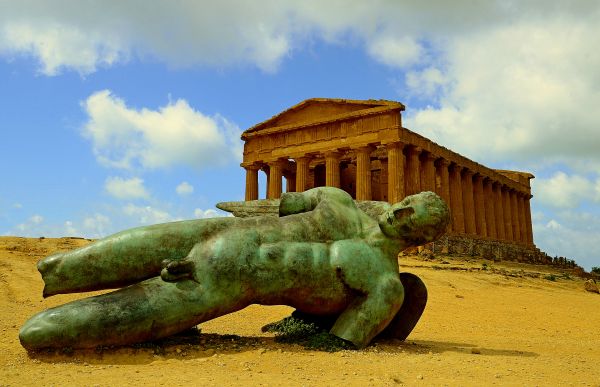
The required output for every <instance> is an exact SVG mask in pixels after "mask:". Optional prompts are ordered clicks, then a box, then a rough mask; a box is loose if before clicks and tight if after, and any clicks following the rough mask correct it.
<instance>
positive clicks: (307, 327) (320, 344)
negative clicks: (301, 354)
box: [264, 316, 353, 352]
mask: <svg viewBox="0 0 600 387" xmlns="http://www.w3.org/2000/svg"><path fill="white" fill-rule="evenodd" d="M264 331H266V332H272V333H275V341H276V342H278V343H289V344H300V345H302V346H304V347H305V348H307V349H314V350H319V351H327V352H336V351H340V350H343V349H352V348H353V345H352V344H351V343H349V342H347V341H345V340H343V339H340V338H339V337H337V336H335V335H332V334H331V333H329V332H327V331H326V330H324V329H322V328H320V327H319V326H318V325H316V324H314V323H312V322H308V321H305V320H302V319H299V318H296V317H293V316H290V317H286V318H284V319H283V320H281V321H278V322H275V323H272V324H269V325H267V326H265V328H264Z"/></svg>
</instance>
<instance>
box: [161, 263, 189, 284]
mask: <svg viewBox="0 0 600 387" xmlns="http://www.w3.org/2000/svg"><path fill="white" fill-rule="evenodd" d="M163 266H164V268H163V269H162V270H161V272H160V277H161V278H162V279H163V281H166V282H175V281H179V280H181V279H184V278H192V276H193V274H194V262H193V261H191V260H189V259H187V258H186V259H179V260H173V261H171V260H164V261H163Z"/></svg>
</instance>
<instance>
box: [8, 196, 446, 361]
mask: <svg viewBox="0 0 600 387" xmlns="http://www.w3.org/2000/svg"><path fill="white" fill-rule="evenodd" d="M370 203H371V204H369V205H367V206H366V207H365V211H363V210H361V209H359V208H358V207H357V205H356V203H355V202H354V201H353V200H352V198H351V197H350V195H348V194H347V193H346V192H344V191H342V190H340V189H337V188H331V187H320V188H315V189H311V190H308V191H305V192H302V193H285V194H283V195H282V197H281V201H280V203H279V217H269V216H259V217H250V218H233V217H228V218H213V219H198V220H190V221H181V222H173V223H166V224H158V225H153V226H148V227H140V228H135V229H131V230H126V231H123V232H120V233H117V234H115V235H112V236H109V237H107V238H105V239H102V240H99V241H97V242H95V243H92V244H90V245H88V246H85V247H82V248H79V249H77V250H73V251H70V252H66V253H59V254H56V255H52V256H49V257H47V258H45V259H43V260H41V261H40V262H39V263H38V270H39V271H40V273H41V274H42V278H43V280H44V283H45V287H44V297H47V296H51V295H54V294H59V293H70V292H81V291H89V290H98V289H107V288H117V287H122V286H126V287H124V288H122V289H119V290H116V291H114V292H111V293H107V294H103V295H100V296H95V297H89V298H84V299H81V300H77V301H73V302H70V303H68V304H65V305H62V306H58V307H56V308H51V309H48V310H46V311H43V312H41V313H38V314H37V315H35V316H34V317H32V318H31V319H30V320H29V321H27V322H26V323H25V324H24V326H23V327H22V329H21V331H20V335H19V337H20V340H21V344H22V345H23V346H24V347H25V348H27V349H32V350H35V349H42V348H62V347H71V348H93V347H96V346H99V345H124V344H131V343H136V342H141V341H146V340H154V339H159V338H163V337H166V336H169V335H172V334H175V333H178V332H181V331H184V330H186V329H189V328H191V327H193V326H195V325H197V324H199V323H201V322H204V321H207V320H210V319H213V318H216V317H219V316H222V315H224V314H227V313H232V312H235V311H237V310H240V309H243V308H244V307H246V306H248V305H250V304H263V305H276V304H284V305H289V306H292V307H294V308H296V310H297V312H298V313H301V314H303V315H305V316H313V317H315V318H320V319H322V320H323V321H325V320H328V321H331V324H330V333H332V334H333V335H335V336H337V337H339V338H342V339H344V340H347V341H349V342H351V343H353V344H354V345H355V346H356V347H358V348H362V347H364V346H366V345H368V344H369V342H370V341H371V340H372V339H373V338H374V337H375V336H377V335H384V334H386V335H388V336H392V337H397V338H400V339H404V338H405V337H406V336H407V335H408V333H409V332H410V331H411V330H412V329H413V327H414V326H415V324H416V322H417V320H418V319H419V318H420V316H421V313H422V311H423V309H424V307H425V303H426V299H427V292H426V288H425V286H424V285H423V283H422V282H421V281H420V280H419V279H418V277H416V276H414V275H410V274H408V273H402V274H399V270H398V261H397V255H398V253H399V252H400V251H401V250H403V249H404V248H406V247H409V246H416V245H421V244H424V243H427V242H430V241H433V240H435V239H437V238H438V237H439V236H440V235H442V234H443V233H444V231H445V229H446V226H447V224H448V222H449V211H448V207H447V206H446V204H445V203H444V202H443V200H442V199H441V198H439V196H437V195H436V194H434V193H432V192H423V193H420V194H417V195H412V196H408V197H406V198H405V199H404V200H402V201H401V202H400V203H396V204H394V205H389V204H387V203H385V202H370ZM386 327H387V328H386Z"/></svg>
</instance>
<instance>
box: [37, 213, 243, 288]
mask: <svg viewBox="0 0 600 387" xmlns="http://www.w3.org/2000/svg"><path fill="white" fill-rule="evenodd" d="M236 221H238V219H236V218H213V219H197V220H189V221H181V222H172V223H164V224H157V225H152V226H147V227H138V228H134V229H130V230H125V231H122V232H120V233H117V234H114V235H111V236H109V237H106V238H104V239H101V240H99V241H97V242H94V243H92V244H90V245H88V246H84V247H81V248H79V249H76V250H73V251H68V252H65V253H58V254H54V255H51V256H49V257H47V258H45V259H43V260H41V261H40V262H39V263H38V270H39V272H40V273H41V274H42V279H43V280H44V283H45V286H44V293H43V294H44V297H48V296H52V295H55V294H60V293H73V292H82V291H91V290H99V289H110V288H118V287H122V286H126V285H130V284H133V283H136V282H139V281H142V280H144V279H148V278H151V277H155V276H157V275H159V274H160V271H161V269H163V267H164V264H163V261H165V260H167V261H174V260H179V259H182V258H184V257H186V256H187V254H188V253H189V252H190V250H191V249H192V247H193V246H194V245H195V244H196V243H198V242H202V241H204V240H206V239H208V238H210V237H211V236H212V235H214V234H215V233H217V232H219V231H222V230H224V229H226V228H228V227H229V226H231V225H233V224H234V223H235V222H236Z"/></svg>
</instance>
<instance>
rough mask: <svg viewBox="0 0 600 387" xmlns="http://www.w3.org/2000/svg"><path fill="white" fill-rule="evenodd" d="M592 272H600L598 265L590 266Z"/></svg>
mask: <svg viewBox="0 0 600 387" xmlns="http://www.w3.org/2000/svg"><path fill="white" fill-rule="evenodd" d="M592 273H596V274H600V267H598V266H593V267H592Z"/></svg>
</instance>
